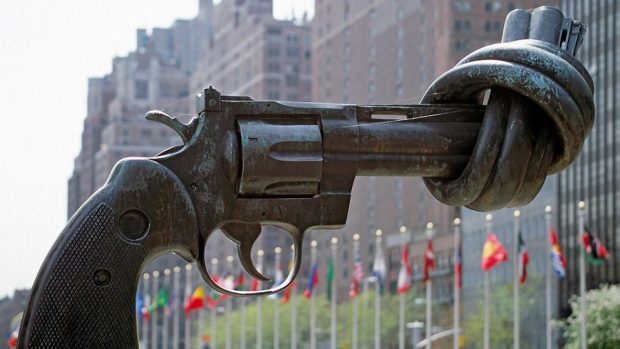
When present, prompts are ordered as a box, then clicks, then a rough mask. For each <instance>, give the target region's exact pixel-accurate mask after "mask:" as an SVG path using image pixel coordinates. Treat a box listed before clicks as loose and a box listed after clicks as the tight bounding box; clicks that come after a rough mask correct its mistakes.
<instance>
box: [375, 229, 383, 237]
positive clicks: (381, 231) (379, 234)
mask: <svg viewBox="0 0 620 349" xmlns="http://www.w3.org/2000/svg"><path fill="white" fill-rule="evenodd" d="M375 235H377V237H378V238H380V237H381V235H383V230H381V229H377V231H375Z"/></svg>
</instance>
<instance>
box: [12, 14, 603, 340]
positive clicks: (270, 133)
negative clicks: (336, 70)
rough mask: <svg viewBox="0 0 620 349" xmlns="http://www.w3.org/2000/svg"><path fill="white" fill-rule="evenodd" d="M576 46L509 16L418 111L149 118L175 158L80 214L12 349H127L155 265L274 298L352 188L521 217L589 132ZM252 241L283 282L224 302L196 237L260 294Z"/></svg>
mask: <svg viewBox="0 0 620 349" xmlns="http://www.w3.org/2000/svg"><path fill="white" fill-rule="evenodd" d="M583 32H584V28H583V26H582V25H580V24H579V23H576V22H574V21H572V20H570V19H568V18H564V16H563V15H562V13H561V12H560V11H558V10H556V9H553V8H549V7H541V8H538V9H535V10H533V11H522V10H516V11H513V12H511V13H510V14H509V15H508V18H507V21H506V26H505V31H504V36H503V42H502V43H500V44H496V45H491V46H487V47H484V48H482V49H480V50H478V51H475V52H474V53H472V54H470V55H469V56H467V57H465V58H464V59H463V60H462V61H461V62H459V63H458V64H457V65H456V66H455V67H454V68H453V69H451V70H450V71H448V72H446V73H445V74H443V75H442V76H440V77H439V78H438V79H437V80H436V81H435V82H433V84H432V85H431V87H429V89H428V91H427V93H426V95H425V97H424V98H423V99H422V103H423V104H420V105H368V106H364V105H347V104H319V103H293V102H276V101H253V100H251V99H250V98H249V97H235V96H223V95H221V94H220V93H219V92H218V91H217V90H215V89H214V88H212V87H209V88H206V89H205V90H203V91H202V92H201V93H199V94H198V96H197V103H196V106H197V114H198V116H197V117H196V118H194V119H193V120H192V121H190V122H189V123H188V124H183V123H181V122H180V121H178V120H176V119H174V118H172V117H170V116H168V115H166V114H165V113H163V112H160V111H152V112H149V113H147V119H150V120H154V121H158V122H161V123H163V124H165V125H166V126H168V127H171V128H172V129H173V130H175V132H177V133H178V134H179V136H180V137H181V140H182V142H183V144H182V145H179V146H176V147H173V148H171V149H168V150H166V151H164V152H162V153H161V154H160V155H158V156H156V157H153V158H131V159H125V160H122V161H121V162H119V164H117V166H115V168H114V170H113V172H112V174H111V176H110V179H109V180H108V182H107V183H106V184H105V185H104V187H103V188H102V189H100V190H99V191H98V192H97V193H95V194H94V195H93V197H91V198H90V199H89V200H88V201H87V202H86V203H85V204H84V206H82V208H80V210H78V212H77V213H76V215H75V216H74V217H73V218H72V219H71V221H70V222H69V223H68V225H67V227H66V228H65V230H64V231H63V233H62V234H61V236H60V237H59V239H58V240H57V242H56V244H55V245H54V247H53V249H52V251H50V254H49V255H48V257H47V259H46V261H45V262H44V265H43V267H42V268H41V271H40V273H39V275H38V277H37V280H36V282H35V284H34V286H33V289H32V293H31V296H30V299H29V302H28V306H27V309H26V312H25V314H24V320H23V323H22V326H21V332H20V336H19V338H20V344H19V347H20V348H27V347H33V348H34V347H46V348H50V347H91V348H95V347H106V348H109V347H123V348H127V347H137V344H136V343H137V338H136V335H135V324H134V321H133V319H134V317H135V293H136V288H137V284H138V281H139V279H140V275H139V274H140V271H141V270H142V268H143V267H144V266H145V265H147V264H148V263H149V262H150V261H151V260H152V259H153V258H155V257H156V256H157V255H159V254H162V253H166V252H176V253H178V254H179V255H181V256H183V258H185V259H187V260H188V261H190V262H193V261H196V262H197V263H198V268H199V270H200V272H201V274H202V276H203V278H204V279H205V280H206V282H207V283H208V284H209V285H210V286H211V287H212V288H214V289H215V290H217V291H220V292H223V293H228V294H235V295H241V296H248V295H264V294H270V293H274V292H278V291H281V290H283V289H284V288H285V287H287V286H288V285H289V284H290V283H291V282H292V281H293V279H294V278H295V277H296V275H297V273H298V272H299V269H300V266H301V253H302V251H303V249H302V246H301V244H302V240H303V239H302V238H303V234H304V232H305V231H307V230H308V229H312V228H322V229H325V228H338V227H341V226H343V225H344V224H345V222H346V218H347V212H348V208H349V201H350V197H351V189H352V186H353V181H354V179H355V177H356V176H419V177H423V178H424V180H425V182H426V185H427V186H428V188H429V189H430V191H431V193H432V194H433V195H434V196H435V197H436V198H437V199H438V200H440V201H442V202H444V203H447V204H450V205H463V206H468V207H471V208H473V209H475V210H480V211H487V210H494V209H497V208H500V207H506V206H516V205H522V204H525V203H527V202H529V201H530V200H532V199H533V198H534V197H535V195H536V194H537V193H538V191H539V190H540V187H541V186H542V184H543V182H544V180H545V178H546V176H547V175H548V174H550V173H554V172H557V171H560V170H562V169H563V168H565V167H566V166H568V165H569V164H570V163H571V162H572V161H574V159H575V157H576V156H577V155H578V154H579V152H580V150H581V147H582V145H583V142H584V141H585V138H586V136H587V134H588V133H589V131H590V129H591V127H592V123H593V118H594V103H593V98H592V80H591V78H590V76H589V75H588V73H587V71H586V69H585V68H584V67H583V66H582V65H581V63H580V62H579V61H578V60H576V59H575V58H574V55H575V53H576V51H577V49H578V47H579V44H580V43H581V40H582V37H583V36H582V35H583ZM265 225H273V226H278V227H281V228H284V229H285V230H287V231H288V232H289V233H290V235H291V236H292V239H293V242H294V250H295V252H296V253H295V257H294V263H293V268H292V270H291V271H290V273H289V275H288V276H287V278H286V280H285V281H284V282H283V283H282V284H280V285H273V287H271V288H269V289H266V290H260V291H255V292H252V291H240V290H227V289H224V288H222V287H221V286H220V285H218V284H217V283H216V282H215V281H214V280H213V279H212V278H211V275H210V274H209V272H208V270H207V267H206V265H205V261H206V260H207V258H206V257H207V256H205V245H206V243H207V241H208V240H209V237H211V236H212V234H213V233H214V232H215V231H217V230H218V229H220V230H222V231H223V232H224V234H226V236H228V237H229V238H230V239H231V240H232V241H234V242H235V243H236V244H237V247H238V253H239V257H240V261H241V264H242V265H243V267H244V268H245V269H246V270H247V271H248V272H249V273H250V274H251V275H252V276H254V277H255V278H258V279H261V280H269V278H268V277H266V276H265V275H263V274H261V273H260V272H259V271H258V270H257V269H256V267H255V266H254V264H253V261H252V256H251V251H252V246H253V244H254V242H255V241H256V239H257V238H258V237H259V235H260V234H261V231H262V227H263V226H265ZM101 338H106V339H105V340H102V339H101Z"/></svg>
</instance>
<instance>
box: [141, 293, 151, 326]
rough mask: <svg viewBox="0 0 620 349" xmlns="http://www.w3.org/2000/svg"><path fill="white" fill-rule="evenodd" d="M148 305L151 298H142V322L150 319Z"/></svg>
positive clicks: (148, 296)
mask: <svg viewBox="0 0 620 349" xmlns="http://www.w3.org/2000/svg"><path fill="white" fill-rule="evenodd" d="M150 303H151V296H150V295H148V294H147V295H146V296H145V297H144V303H143V304H142V308H141V309H142V310H141V313H142V318H143V319H144V320H149V319H151V310H150V306H149V304H150Z"/></svg>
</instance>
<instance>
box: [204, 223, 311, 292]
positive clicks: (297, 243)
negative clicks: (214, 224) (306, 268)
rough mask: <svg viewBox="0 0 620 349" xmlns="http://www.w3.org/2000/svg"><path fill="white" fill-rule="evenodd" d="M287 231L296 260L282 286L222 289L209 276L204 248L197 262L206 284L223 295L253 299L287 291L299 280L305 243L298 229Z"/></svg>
mask: <svg viewBox="0 0 620 349" xmlns="http://www.w3.org/2000/svg"><path fill="white" fill-rule="evenodd" d="M286 230H287V231H288V232H289V234H291V235H292V236H293V246H294V249H295V258H294V259H293V268H292V270H291V271H290V272H289V274H288V275H287V277H286V279H285V280H284V281H283V282H282V283H281V284H280V285H276V286H274V287H271V288H269V289H266V290H259V291H240V290H227V289H225V288H222V287H221V286H220V285H218V284H216V283H215V282H214V281H213V279H212V278H211V275H209V272H208V271H207V266H206V264H205V260H206V258H205V257H206V256H205V252H206V248H204V247H203V248H201V249H200V251H199V252H198V260H197V265H198V271H199V272H200V275H201V276H202V278H203V279H204V280H205V282H206V283H207V284H208V285H209V287H211V288H212V289H214V290H215V291H217V292H219V293H222V294H226V295H230V296H240V297H251V296H267V295H270V294H274V293H278V292H281V291H283V290H284V289H286V288H287V287H288V286H290V284H291V283H292V282H293V281H294V280H295V278H297V275H298V274H299V270H300V269H301V250H302V249H301V245H302V241H303V236H302V234H301V233H300V232H299V230H297V229H295V230H296V231H290V230H288V229H286ZM201 240H202V238H201ZM201 246H206V241H204V243H203V241H201Z"/></svg>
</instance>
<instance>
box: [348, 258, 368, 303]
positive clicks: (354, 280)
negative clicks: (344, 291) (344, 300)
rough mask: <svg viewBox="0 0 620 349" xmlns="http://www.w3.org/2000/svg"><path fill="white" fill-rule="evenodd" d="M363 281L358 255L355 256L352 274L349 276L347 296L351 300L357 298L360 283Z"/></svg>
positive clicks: (362, 269) (360, 260)
mask: <svg viewBox="0 0 620 349" xmlns="http://www.w3.org/2000/svg"><path fill="white" fill-rule="evenodd" d="M363 279H364V268H363V267H362V257H361V256H360V254H359V253H358V254H357V255H356V256H355V262H354V264H353V273H352V275H351V288H350V290H349V296H351V298H355V297H357V295H359V294H360V283H361V282H362V280H363Z"/></svg>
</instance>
